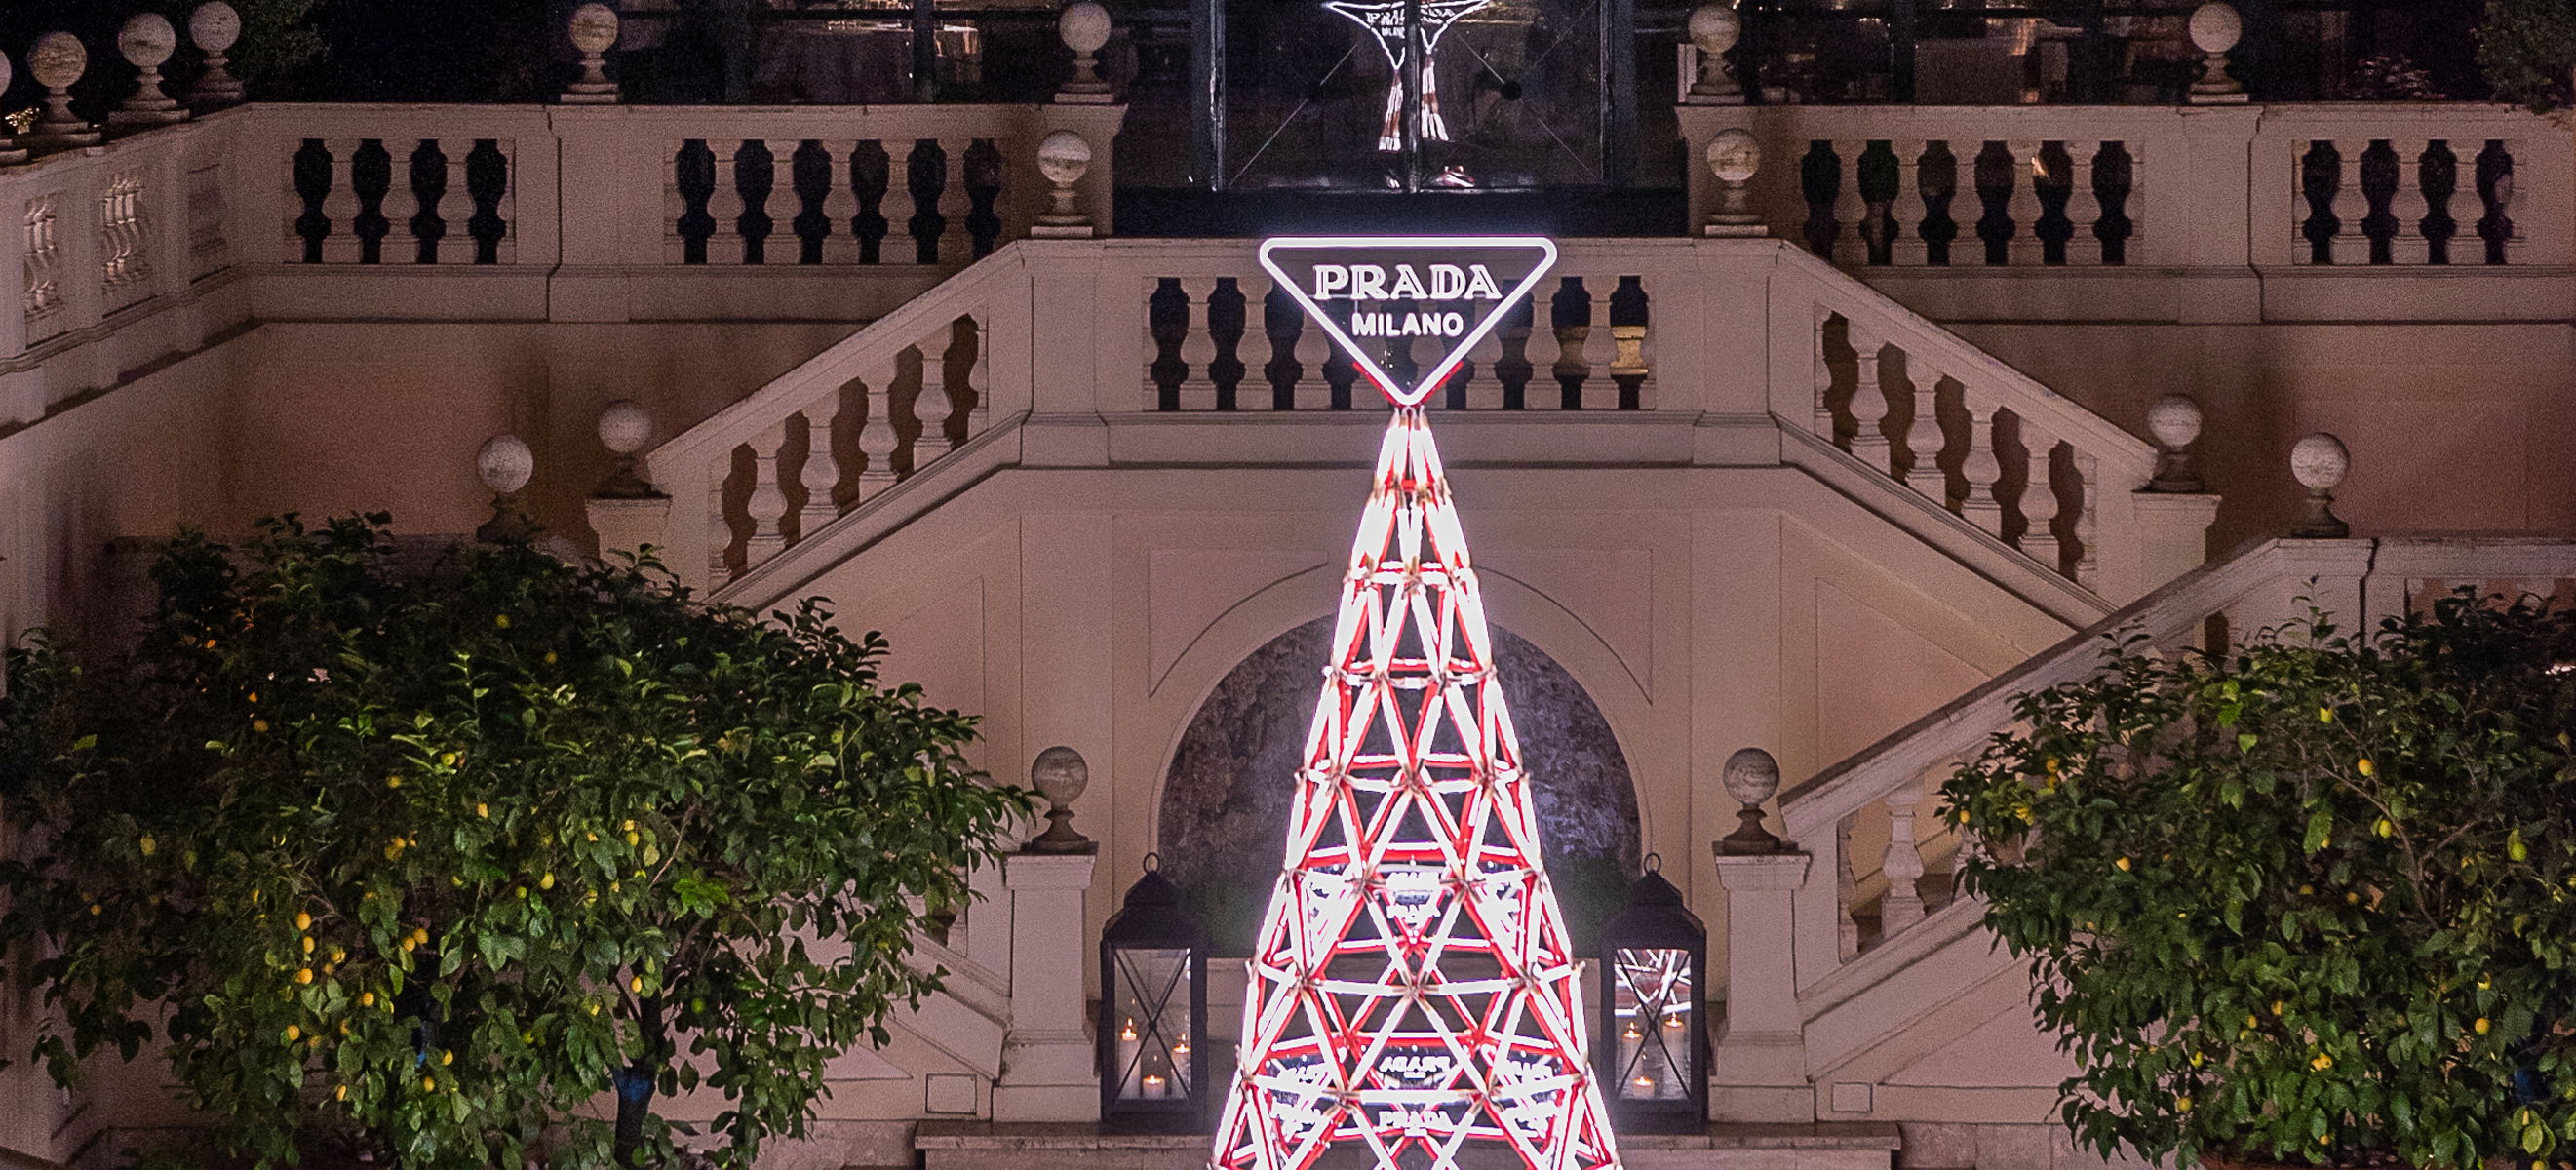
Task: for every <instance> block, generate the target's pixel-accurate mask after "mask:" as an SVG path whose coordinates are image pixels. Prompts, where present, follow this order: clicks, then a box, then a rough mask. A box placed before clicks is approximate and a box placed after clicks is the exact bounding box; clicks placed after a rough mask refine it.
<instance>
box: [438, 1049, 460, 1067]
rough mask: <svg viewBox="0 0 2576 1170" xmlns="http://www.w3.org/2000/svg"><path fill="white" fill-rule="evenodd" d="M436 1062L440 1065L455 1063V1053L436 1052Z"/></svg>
mask: <svg viewBox="0 0 2576 1170" xmlns="http://www.w3.org/2000/svg"><path fill="white" fill-rule="evenodd" d="M438 1063H439V1064H441V1065H450V1064H454V1063H456V1054H455V1053H453V1052H441V1053H439V1054H438Z"/></svg>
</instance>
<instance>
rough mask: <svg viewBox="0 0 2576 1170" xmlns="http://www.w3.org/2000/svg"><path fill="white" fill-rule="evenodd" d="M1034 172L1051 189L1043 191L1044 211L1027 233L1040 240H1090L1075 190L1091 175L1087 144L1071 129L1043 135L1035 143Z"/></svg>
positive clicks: (1088, 223) (1079, 195)
mask: <svg viewBox="0 0 2576 1170" xmlns="http://www.w3.org/2000/svg"><path fill="white" fill-rule="evenodd" d="M1038 173H1039V174H1041V175H1044V176H1046V181H1047V183H1048V184H1049V185H1050V186H1052V187H1054V188H1055V189H1054V190H1052V191H1049V192H1047V200H1048V206H1047V209H1046V211H1045V212H1043V213H1041V214H1040V215H1039V216H1038V218H1037V223H1036V224H1034V225H1032V226H1031V227H1030V228H1029V234H1030V235H1032V236H1035V237H1037V238H1039V239H1042V240H1047V239H1055V240H1067V239H1089V238H1091V236H1092V235H1093V234H1094V233H1093V231H1092V225H1091V217H1090V216H1088V215H1085V214H1083V211H1082V205H1081V198H1082V193H1081V192H1080V191H1079V190H1077V189H1075V184H1078V183H1080V182H1082V177H1083V176H1084V175H1087V174H1090V173H1091V143H1089V142H1088V141H1085V140H1084V139H1083V137H1082V135H1079V134H1076V133H1074V132H1073V131H1071V130H1058V131H1056V132H1055V133H1053V134H1049V135H1047V136H1046V137H1045V138H1044V139H1041V140H1039V142H1038Z"/></svg>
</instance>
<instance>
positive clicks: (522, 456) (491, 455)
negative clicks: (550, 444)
mask: <svg viewBox="0 0 2576 1170" xmlns="http://www.w3.org/2000/svg"><path fill="white" fill-rule="evenodd" d="M536 473H537V456H536V453H535V452H533V451H530V450H528V444H527V441H526V440H524V439H521V438H520V437H519V436H517V435H511V434H500V435H494V436H492V437H491V438H489V439H485V440H483V447H482V449H481V450H479V451H476V452H475V453H474V475H475V477H476V478H478V479H481V480H482V481H483V486H485V487H487V488H490V489H492V518H491V519H489V520H486V521H484V522H483V526H482V527H480V528H477V529H475V530H474V539H476V540H479V541H482V542H483V543H485V544H502V543H505V542H509V541H518V540H526V539H528V538H530V537H532V536H535V535H536V533H537V526H536V524H535V523H533V522H531V521H530V520H529V519H528V516H527V513H525V512H522V511H520V510H519V489H520V488H523V487H526V486H528V480H530V479H531V478H533V477H535V475H536Z"/></svg>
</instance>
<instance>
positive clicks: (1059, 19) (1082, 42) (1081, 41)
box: [1055, 0, 1110, 53]
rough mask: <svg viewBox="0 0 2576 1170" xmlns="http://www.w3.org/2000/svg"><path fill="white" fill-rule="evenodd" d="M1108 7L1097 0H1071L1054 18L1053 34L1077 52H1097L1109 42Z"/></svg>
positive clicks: (1065, 45)
mask: <svg viewBox="0 0 2576 1170" xmlns="http://www.w3.org/2000/svg"><path fill="white" fill-rule="evenodd" d="M1109 28H1110V24H1109V9H1107V8H1105V7H1103V6H1102V5H1101V4H1100V3H1098V0H1073V3H1071V4H1067V5H1065V6H1064V11H1062V12H1060V13H1057V14H1056V18H1055V35H1056V36H1058V37H1060V38H1062V39H1063V40H1064V47H1065V48H1068V49H1071V50H1073V51H1074V52H1077V53H1097V52H1099V51H1100V50H1101V49H1102V48H1104V47H1106V46H1107V45H1108V44H1109Z"/></svg>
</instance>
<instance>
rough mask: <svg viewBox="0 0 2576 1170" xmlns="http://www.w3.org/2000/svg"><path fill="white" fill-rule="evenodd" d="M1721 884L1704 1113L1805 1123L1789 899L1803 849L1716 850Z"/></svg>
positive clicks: (1811, 1102) (1803, 1051) (1801, 880)
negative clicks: (1721, 937) (1718, 1001)
mask: <svg viewBox="0 0 2576 1170" xmlns="http://www.w3.org/2000/svg"><path fill="white" fill-rule="evenodd" d="M1716 861H1717V879H1718V881H1719V882H1720V883H1722V884H1724V885H1725V887H1726V1033H1725V1035H1724V1037H1723V1038H1721V1039H1720V1040H1719V1041H1718V1042H1717V1046H1716V1048H1715V1050H1714V1051H1713V1052H1712V1054H1711V1055H1710V1057H1709V1070H1710V1075H1709V1094H1708V1095H1709V1114H1710V1116H1711V1118H1712V1119H1714V1120H1720V1121H1771V1122H1785V1121H1811V1120H1813V1119H1814V1118H1815V1090H1814V1089H1812V1088H1810V1087H1809V1086H1808V1084H1807V1040H1806V1034H1805V1029H1804V1024H1803V1021H1802V1020H1801V1019H1800V1018H1799V1014H1798V970H1797V964H1796V962H1795V960H1794V958H1793V957H1792V946H1791V935H1792V928H1793V925H1794V922H1795V918H1794V917H1793V915H1794V910H1793V909H1792V899H1793V897H1794V895H1795V894H1796V893H1797V892H1798V890H1799V889H1800V888H1801V887H1803V886H1804V885H1806V882H1807V869H1808V865H1809V861H1810V858H1809V857H1808V855H1807V854H1804V853H1770V854H1725V853H1720V854H1718V855H1717V858H1716Z"/></svg>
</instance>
